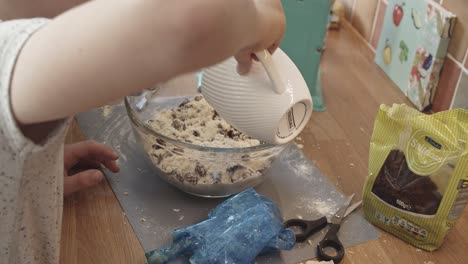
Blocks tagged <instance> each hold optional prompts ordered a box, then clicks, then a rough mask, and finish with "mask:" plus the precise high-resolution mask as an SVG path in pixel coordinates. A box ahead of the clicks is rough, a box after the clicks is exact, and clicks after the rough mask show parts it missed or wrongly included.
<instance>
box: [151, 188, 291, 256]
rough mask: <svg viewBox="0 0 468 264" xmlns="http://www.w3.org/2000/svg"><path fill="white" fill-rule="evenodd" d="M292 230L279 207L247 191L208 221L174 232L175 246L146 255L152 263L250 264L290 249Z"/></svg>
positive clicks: (226, 204) (222, 207) (220, 206)
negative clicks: (181, 259)
mask: <svg viewBox="0 0 468 264" xmlns="http://www.w3.org/2000/svg"><path fill="white" fill-rule="evenodd" d="M295 239H296V238H295V235H294V232H293V231H292V230H289V229H285V228H284V226H283V221H282V217H281V212H280V210H279V209H278V207H277V206H276V205H275V204H274V203H273V202H272V201H271V200H269V199H268V198H266V197H264V196H262V195H259V194H257V193H256V192H255V191H254V190H252V189H249V190H246V191H244V192H242V193H240V194H238V195H236V196H234V197H232V198H230V199H228V200H226V201H225V202H224V203H222V204H220V205H219V206H217V207H216V208H215V209H213V210H212V211H211V212H210V213H209V215H208V219H207V220H205V221H203V222H201V223H198V224H196V225H193V226H189V227H185V228H181V229H177V230H175V231H174V232H173V242H172V245H171V246H169V247H167V248H163V249H159V250H154V251H151V252H148V253H146V257H147V259H148V264H156V263H167V262H168V261H171V260H173V259H175V258H177V257H180V256H185V257H188V258H189V261H190V263H192V264H202V263H203V264H217V263H225V264H234V263H237V264H239V263H242V264H249V263H252V264H253V263H254V262H255V257H256V256H257V255H260V254H263V253H267V252H269V251H273V250H290V249H292V248H293V246H294V244H295Z"/></svg>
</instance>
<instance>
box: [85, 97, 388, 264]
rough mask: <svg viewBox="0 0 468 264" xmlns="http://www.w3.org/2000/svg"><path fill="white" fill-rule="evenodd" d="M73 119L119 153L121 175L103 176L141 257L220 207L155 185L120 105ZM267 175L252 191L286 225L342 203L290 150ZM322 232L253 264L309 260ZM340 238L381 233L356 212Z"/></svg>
mask: <svg viewBox="0 0 468 264" xmlns="http://www.w3.org/2000/svg"><path fill="white" fill-rule="evenodd" d="M77 119H78V123H79V125H80V128H81V129H82V131H83V133H84V134H85V136H86V137H87V138H90V139H94V140H96V141H99V142H103V143H106V144H109V145H110V146H112V147H113V148H114V149H115V150H116V151H117V152H118V154H119V156H120V159H119V165H120V167H121V171H120V172H119V173H117V174H110V173H107V172H106V176H107V179H108V180H109V183H110V185H111V187H112V189H113V191H114V193H115V194H116V196H117V198H118V200H119V202H120V204H121V206H122V208H123V210H124V211H125V213H126V215H127V217H128V219H129V221H130V224H131V225H132V227H133V229H134V230H135V232H136V235H137V237H138V239H139V240H140V242H141V244H142V246H143V248H144V250H145V251H150V250H152V249H156V248H160V247H164V246H167V245H168V244H169V243H170V242H171V231H172V230H173V229H176V228H180V227H183V226H187V225H191V224H194V223H197V222H199V221H202V220H204V219H205V218H206V216H207V214H208V212H209V210H210V209H212V208H213V207H215V206H216V205H218V204H219V203H221V202H222V201H223V199H207V198H198V197H194V196H191V195H188V194H184V193H182V192H180V191H178V190H177V189H175V188H173V187H171V186H170V185H168V184H167V183H165V182H164V181H163V180H161V179H159V177H158V176H157V175H155V172H153V171H152V168H151V167H150V165H149V163H147V161H146V157H145V156H144V154H143V153H142V152H141V151H140V149H139V147H138V146H137V145H136V142H135V138H134V137H133V134H132V128H131V124H130V121H129V119H128V118H127V115H126V112H125V107H124V106H123V104H118V105H114V106H112V107H109V106H107V107H104V108H101V109H96V110H94V111H91V112H87V113H83V114H80V115H79V116H78V117H77ZM266 173H267V174H268V176H269V177H268V179H267V180H266V181H265V182H264V183H262V184H261V185H260V186H259V187H258V188H256V190H257V192H259V193H261V194H263V195H266V196H268V197H269V198H271V199H272V200H274V201H275V202H276V203H277V204H278V205H279V207H280V208H281V210H282V212H283V216H284V218H285V219H289V218H297V217H298V216H300V217H303V218H304V219H310V220H312V219H316V218H318V217H319V216H322V215H328V216H330V215H332V214H333V213H334V212H335V211H336V210H337V208H338V207H339V206H340V205H341V203H343V202H344V201H345V200H346V199H345V198H344V197H343V196H342V195H341V194H340V193H339V192H338V191H337V190H336V189H335V187H334V186H333V185H332V184H331V183H330V182H329V181H328V180H327V179H326V178H325V177H324V176H323V175H322V174H321V173H320V171H319V170H318V169H317V168H316V167H314V166H313V164H312V163H311V162H310V161H309V160H308V159H307V158H306V157H305V156H304V154H303V153H302V151H300V150H299V149H297V148H296V147H295V146H294V145H291V146H289V147H287V149H286V150H285V151H283V152H282V154H281V156H280V158H279V159H277V160H276V161H275V162H274V163H273V165H272V167H271V168H270V169H269V170H268V171H267V172H266ZM325 231H326V230H322V232H321V233H317V234H315V235H314V236H312V237H311V238H310V240H311V241H312V243H311V244H312V245H314V246H311V245H310V244H308V243H304V244H300V245H297V246H296V247H295V248H294V249H293V250H292V251H284V252H280V253H277V254H273V255H269V256H263V257H261V258H258V259H257V263H259V264H260V263H297V262H301V261H304V260H308V259H312V258H314V257H315V256H316V248H315V245H316V244H317V242H318V241H319V240H320V239H322V237H323V235H324V233H325ZM339 236H340V240H341V241H342V242H343V244H344V245H345V246H346V247H349V246H352V245H357V244H360V243H364V242H366V241H368V240H372V239H375V238H377V237H378V236H379V233H378V232H377V230H376V229H375V228H374V227H373V226H372V225H370V224H369V223H368V222H367V221H366V220H365V219H364V218H363V217H362V216H361V213H360V212H358V213H354V214H352V215H350V216H349V217H348V218H347V219H346V220H345V222H344V223H343V225H342V228H341V230H340V233H339Z"/></svg>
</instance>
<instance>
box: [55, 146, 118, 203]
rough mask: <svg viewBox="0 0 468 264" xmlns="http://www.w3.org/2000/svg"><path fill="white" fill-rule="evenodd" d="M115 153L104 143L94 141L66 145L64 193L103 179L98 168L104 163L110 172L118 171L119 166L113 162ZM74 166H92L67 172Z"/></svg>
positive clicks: (83, 187)
mask: <svg viewBox="0 0 468 264" xmlns="http://www.w3.org/2000/svg"><path fill="white" fill-rule="evenodd" d="M117 159H118V156H117V154H115V153H114V151H113V150H112V149H111V148H110V147H108V146H105V145H102V144H99V143H96V142H94V141H90V140H89V141H83V142H79V143H76V144H71V145H66V146H65V149H64V166H65V173H64V174H65V175H64V176H65V179H64V186H63V187H64V188H63V189H64V195H65V196H66V195H69V194H72V193H74V192H77V191H79V190H82V189H86V188H88V187H91V186H94V185H97V184H98V183H100V182H101V181H102V180H103V179H104V175H103V174H102V172H101V171H100V170H99V168H100V167H101V165H104V166H105V167H106V168H108V169H109V170H110V171H112V172H118V171H119V166H118V165H117V163H116V162H115V161H116V160H117ZM76 166H85V167H92V168H94V169H89V170H85V171H82V172H79V173H76V174H69V173H70V170H71V169H72V168H74V167H76Z"/></svg>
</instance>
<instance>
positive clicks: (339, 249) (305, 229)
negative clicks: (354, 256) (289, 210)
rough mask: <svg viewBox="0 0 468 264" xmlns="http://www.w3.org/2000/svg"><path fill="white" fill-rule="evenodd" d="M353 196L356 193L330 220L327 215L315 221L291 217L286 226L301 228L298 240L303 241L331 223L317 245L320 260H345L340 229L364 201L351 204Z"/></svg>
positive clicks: (337, 261) (338, 261) (297, 236)
mask: <svg viewBox="0 0 468 264" xmlns="http://www.w3.org/2000/svg"><path fill="white" fill-rule="evenodd" d="M353 198H354V194H352V195H351V196H350V197H349V198H348V200H347V201H346V202H345V203H344V204H343V205H342V206H341V207H340V209H338V211H337V212H336V213H335V214H334V215H333V216H332V217H331V219H330V220H328V219H327V217H326V216H323V217H321V218H319V219H317V220H313V221H307V220H302V219H291V220H288V221H286V222H285V223H284V225H285V226H286V228H288V227H296V229H299V230H300V231H299V233H296V242H299V243H301V242H304V241H306V240H307V238H308V237H310V236H311V235H312V234H315V233H316V232H318V231H319V230H321V229H322V228H324V227H326V226H327V225H328V224H330V229H329V230H328V232H327V234H326V235H325V237H324V238H323V239H322V240H321V241H320V242H319V243H318V245H317V256H318V258H319V259H320V260H325V261H330V260H331V261H333V262H334V263H335V264H337V263H340V262H341V261H342V260H343V258H344V253H345V250H344V247H343V244H342V243H341V241H340V240H339V239H338V231H339V230H340V227H341V222H342V221H343V219H344V218H346V217H347V216H348V215H349V214H350V213H352V212H353V211H354V210H356V209H357V208H358V207H359V206H360V205H361V204H362V201H359V202H357V203H355V204H353V205H351V201H352V200H353ZM350 205H351V206H350ZM325 249H332V251H331V252H330V253H327V252H326V251H325ZM332 253H333V254H332Z"/></svg>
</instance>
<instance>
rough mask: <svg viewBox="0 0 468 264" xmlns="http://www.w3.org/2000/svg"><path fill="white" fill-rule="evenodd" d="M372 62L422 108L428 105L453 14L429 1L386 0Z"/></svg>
mask: <svg viewBox="0 0 468 264" xmlns="http://www.w3.org/2000/svg"><path fill="white" fill-rule="evenodd" d="M388 7H389V8H387V13H386V14H385V18H384V23H383V25H382V31H381V34H380V39H379V44H378V46H377V50H376V56H375V62H376V63H377V64H378V65H379V66H380V67H381V68H382V70H383V71H384V72H385V73H386V74H387V75H388V76H389V77H390V79H392V80H393V82H394V83H395V84H396V85H397V86H398V87H399V88H400V90H401V91H402V92H403V93H405V95H406V96H407V97H408V98H409V99H410V100H411V102H412V103H413V104H414V105H415V106H416V107H417V108H418V109H419V110H424V109H426V108H427V107H428V106H430V105H431V102H432V99H433V96H434V94H435V90H436V88H437V84H438V82H439V76H440V71H441V68H442V63H443V61H444V58H445V56H446V54H447V48H448V44H449V42H450V38H451V33H452V32H453V27H454V26H455V16H454V15H453V14H452V13H450V12H448V11H446V10H445V9H444V8H443V7H441V6H439V5H438V4H435V3H433V2H432V1H430V0H389V1H388Z"/></svg>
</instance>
